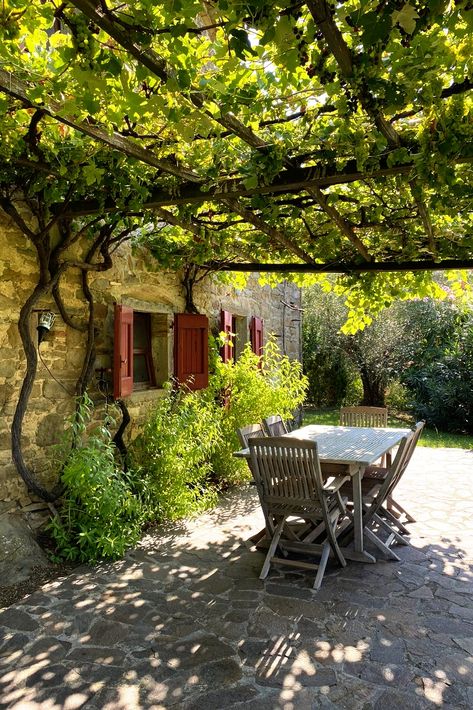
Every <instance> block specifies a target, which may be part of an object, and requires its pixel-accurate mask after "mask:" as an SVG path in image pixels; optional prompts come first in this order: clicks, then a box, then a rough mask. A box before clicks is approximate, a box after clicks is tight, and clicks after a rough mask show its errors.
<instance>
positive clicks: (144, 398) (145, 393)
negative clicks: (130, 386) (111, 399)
mask: <svg viewBox="0 0 473 710" xmlns="http://www.w3.org/2000/svg"><path fill="white" fill-rule="evenodd" d="M165 393H166V390H165V389H163V388H162V387H150V388H149V389H142V390H135V391H134V392H132V393H131V394H130V395H129V396H128V397H127V398H126V401H127V402H129V403H130V404H141V403H142V402H153V401H154V400H156V399H160V398H161V397H164V395H165Z"/></svg>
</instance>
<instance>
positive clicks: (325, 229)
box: [0, 0, 473, 273]
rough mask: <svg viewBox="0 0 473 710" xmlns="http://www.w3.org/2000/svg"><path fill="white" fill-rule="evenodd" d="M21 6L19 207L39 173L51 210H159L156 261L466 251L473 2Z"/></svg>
mask: <svg viewBox="0 0 473 710" xmlns="http://www.w3.org/2000/svg"><path fill="white" fill-rule="evenodd" d="M18 5H19V7H15V9H10V10H9V9H8V8H6V9H4V10H3V13H4V42H3V44H2V49H1V50H0V65H1V66H2V68H1V70H0V90H1V91H2V92H3V94H4V95H5V96H6V97H8V100H7V101H6V102H5V114H4V119H3V127H2V131H3V135H4V141H3V148H2V153H3V155H2V162H3V165H4V168H5V169H4V171H3V173H2V178H3V179H2V184H3V196H2V206H3V208H4V209H5V210H7V211H9V212H10V214H12V208H11V201H12V199H13V197H14V196H15V189H16V190H18V188H24V186H25V185H26V186H27V192H28V190H29V191H30V192H31V193H33V194H34V195H37V194H39V192H40V190H39V188H38V186H37V184H38V182H39V183H41V189H42V190H43V192H42V195H43V199H45V195H46V198H47V199H49V205H48V209H49V210H50V213H51V215H53V216H54V215H56V217H55V218H56V219H57V220H59V219H60V220H67V219H69V220H74V219H79V220H80V219H83V218H85V217H88V216H91V217H93V218H94V219H97V218H98V217H100V218H101V219H107V215H109V216H110V217H109V218H110V219H111V220H115V222H116V221H117V220H118V219H122V220H123V219H127V220H128V222H127V224H129V225H134V226H139V225H140V224H141V225H144V224H149V222H150V220H151V221H154V224H155V227H156V228H155V230H152V231H153V234H154V236H153V237H149V238H148V245H149V246H150V248H151V249H152V250H153V252H154V253H155V255H156V257H157V258H158V260H160V261H161V262H162V263H164V264H165V265H169V264H173V263H174V262H176V263H177V262H179V260H180V261H181V262H185V263H196V264H199V265H203V266H205V267H207V268H212V269H226V270H228V269H233V270H244V271H251V270H258V271H269V270H271V271H279V272H284V273H287V272H293V273H294V272H296V273H306V272H314V273H326V272H339V273H360V272H365V271H366V272H368V271H386V270H389V271H391V270H392V271H415V270H426V269H439V268H449V269H452V268H453V269H455V268H470V267H471V266H472V265H473V260H472V256H473V238H472V215H471V197H472V181H471V175H472V167H471V160H472V157H473V150H472V142H471V135H472V132H473V122H472V115H471V105H472V104H471V93H470V92H471V88H472V85H473V83H472V79H471V55H472V53H471V36H470V28H471V20H472V18H471V15H472V12H471V3H469V2H457V3H455V5H454V6H447V5H446V4H444V3H431V2H430V3H422V2H415V1H413V2H404V0H401V1H400V2H399V1H397V0H388V1H385V0H382V1H381V2H372V1H371V0H349V1H348V2H342V3H337V4H335V3H330V2H326V1H325V0H311V1H309V2H305V3H304V2H302V3H301V2H292V1H290V0H282V1H281V2H278V3H273V2H266V1H265V0H250V1H249V2H244V3H235V2H228V1H227V0H225V2H223V1H220V2H218V1H217V2H206V1H202V2H195V1H193V0H179V2H177V3H174V4H173V3H163V4H158V5H155V3H152V2H148V1H143V2H140V3H130V4H124V3H118V2H113V3H105V2H94V1H93V0H70V1H69V2H65V3H61V4H59V3H54V2H46V3H44V2H39V1H33V2H29V3H26V2H25V3H24V4H22V3H19V4H18V3H16V6H18ZM25 109H26V110H25ZM72 148H74V149H75V151H76V154H74V150H73V149H72ZM71 175H74V176H75V182H74V179H71ZM12 186H13V188H15V189H12ZM45 186H46V187H47V189H46V190H45V189H44V187H45ZM52 186H54V189H52ZM9 203H10V206H9ZM53 218H54V217H53ZM132 228H133V226H130V227H129V229H132ZM145 231H146V230H145Z"/></svg>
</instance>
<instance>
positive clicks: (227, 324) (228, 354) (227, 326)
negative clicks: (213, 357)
mask: <svg viewBox="0 0 473 710" xmlns="http://www.w3.org/2000/svg"><path fill="white" fill-rule="evenodd" d="M232 321H233V318H232V314H231V313H229V312H228V311H221V313H220V330H221V331H223V332H224V333H225V335H226V336H227V341H226V342H225V345H223V346H222V347H221V348H220V355H221V357H222V360H223V362H228V361H229V360H232V359H233V348H232V346H231V344H230V343H233V338H232Z"/></svg>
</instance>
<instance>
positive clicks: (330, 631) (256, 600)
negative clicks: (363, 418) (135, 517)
mask: <svg viewBox="0 0 473 710" xmlns="http://www.w3.org/2000/svg"><path fill="white" fill-rule="evenodd" d="M423 451H426V450H423ZM437 451H438V450H437ZM450 451H453V450H444V453H443V454H442V455H443V457H444V459H445V460H444V462H443V465H442V467H441V468H442V471H444V472H445V471H448V472H449V473H448V474H446V473H444V474H443V475H442V477H441V479H439V480H438V481H437V483H438V485H437V486H435V487H431V488H432V490H431V491H430V492H429V496H427V495H426V494H425V493H426V492H425V489H424V496H423V497H420V496H419V495H417V493H416V495H415V496H412V495H411V493H410V491H416V490H417V489H419V490H420V489H421V488H422V480H421V479H422V476H424V475H425V471H424V469H425V468H426V461H427V464H428V463H429V461H430V459H428V458H427V459H425V457H424V459H422V456H418V455H417V454H418V452H416V459H415V465H413V466H412V473H411V471H409V473H408V475H406V477H405V478H406V481H405V483H404V484H403V490H402V491H401V494H402V496H403V498H402V501H401V502H403V504H406V505H407V503H408V502H409V501H410V502H411V506H410V508H412V507H414V511H413V512H414V513H415V516H416V517H417V519H418V522H417V523H415V524H413V525H412V542H413V546H412V547H401V548H396V551H397V553H398V554H399V556H401V558H402V560H401V562H399V563H396V562H383V561H379V562H378V563H377V564H375V565H361V564H357V563H351V564H349V565H348V566H347V567H346V568H345V569H339V568H337V567H336V566H335V564H333V565H332V566H331V567H330V568H329V570H328V574H327V575H326V577H325V579H324V583H323V585H322V588H321V589H320V590H319V591H318V592H313V591H312V588H311V586H312V583H313V578H312V577H311V576H308V575H306V574H304V573H302V572H301V573H299V572H297V571H290V572H287V571H285V572H282V569H283V568H281V570H278V568H273V569H272V571H271V573H270V575H269V577H268V579H267V580H265V582H264V583H263V582H261V581H260V580H259V578H258V575H259V570H260V567H261V563H262V559H263V555H262V553H260V552H257V551H256V550H255V549H254V548H251V547H250V544H249V542H247V541H248V538H249V536H250V534H251V533H254V532H255V531H256V530H258V529H259V528H260V527H261V524H262V516H261V514H260V512H259V510H258V506H257V501H256V498H255V492H254V490H244V491H242V492H239V493H236V494H234V495H232V496H229V497H228V498H227V499H226V500H224V501H223V502H222V504H221V505H220V506H219V508H218V509H217V510H216V511H213V512H212V513H209V514H207V515H204V516H201V517H200V518H199V519H197V520H195V521H191V522H189V523H187V524H180V525H176V526H168V527H167V528H164V527H163V528H161V529H160V530H159V531H158V532H156V533H154V534H153V535H150V536H148V537H147V538H145V539H144V540H143V541H142V544H141V545H140V546H139V547H138V548H137V549H135V550H134V551H133V552H131V553H129V554H128V555H127V557H126V559H125V560H122V561H119V562H116V563H109V564H101V565H99V566H98V567H95V568H94V569H90V568H86V567H84V568H81V569H80V570H78V571H77V572H76V573H74V575H71V576H70V577H67V578H64V579H61V580H56V581H55V582H52V583H49V584H47V585H45V586H44V587H43V589H42V590H41V591H38V592H35V593H34V594H32V595H31V596H30V597H28V598H26V599H25V600H23V602H21V603H19V604H16V605H15V606H13V607H10V608H8V609H5V610H4V611H3V612H0V707H2V708H16V709H17V710H19V709H20V708H21V710H29V709H30V708H31V709H32V708H48V709H50V708H51V709H52V708H64V709H66V708H67V710H69V709H71V710H72V709H74V708H80V707H85V708H92V709H93V708H109V709H110V710H112V709H113V710H117V709H120V708H123V710H125V709H126V710H130V709H131V708H183V710H190V709H191V708H192V709H194V708H195V709H198V708H202V709H204V708H205V710H208V709H209V708H218V709H220V708H226V707H233V706H235V707H241V708H258V709H263V710H264V709H265V708H268V709H269V708H274V709H278V708H281V709H282V708H284V709H285V710H290V709H296V710H300V709H304V708H318V707H336V708H350V709H352V708H364V709H368V708H379V709H380V710H381V708H382V709H383V710H386V709H388V708H403V709H406V708H416V709H417V708H424V707H451V708H471V707H472V706H473V607H472V605H471V601H470V599H471V594H472V593H473V568H472V562H473V524H472V522H471V520H472V516H471V505H470V501H471V500H472V498H471V496H466V501H467V502H466V503H465V505H464V506H463V507H462V506H461V505H460V504H459V503H458V498H457V497H456V487H457V485H459V483H460V477H459V475H457V473H456V471H458V466H460V469H461V465H463V463H464V462H463V459H461V461H460V460H457V459H455V456H454V455H453V454H451V453H448V452H450ZM446 452H447V453H446ZM460 464H461V465H460ZM439 467H440V464H439ZM452 467H453V469H452ZM439 470H440V468H439ZM452 471H453V472H452ZM430 475H437V474H435V473H434V474H432V473H431V474H430ZM469 485H470V487H471V484H469ZM463 490H464V492H465V485H463ZM442 505H443V507H442ZM439 506H440V509H441V510H442V516H441V518H439V517H438V516H437V517H436V518H435V519H433V513H434V512H435V514H437V513H436V511H438V510H439ZM459 509H460V510H459Z"/></svg>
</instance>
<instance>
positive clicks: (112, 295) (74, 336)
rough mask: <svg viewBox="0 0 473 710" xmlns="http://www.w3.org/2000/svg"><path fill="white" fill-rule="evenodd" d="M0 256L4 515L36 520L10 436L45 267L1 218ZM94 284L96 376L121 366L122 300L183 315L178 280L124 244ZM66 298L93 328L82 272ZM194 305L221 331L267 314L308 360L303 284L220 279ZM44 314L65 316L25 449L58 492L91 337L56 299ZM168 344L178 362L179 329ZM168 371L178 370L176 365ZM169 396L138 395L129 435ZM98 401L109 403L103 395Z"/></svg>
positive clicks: (268, 329)
mask: <svg viewBox="0 0 473 710" xmlns="http://www.w3.org/2000/svg"><path fill="white" fill-rule="evenodd" d="M0 249H1V253H2V254H3V255H5V257H4V258H3V259H2V261H1V263H0V274H1V283H2V286H1V290H0V338H1V341H0V342H1V348H2V351H1V358H0V414H1V416H0V514H1V513H2V512H8V511H10V512H11V511H12V510H18V509H19V508H21V509H24V510H26V511H28V510H29V511H31V512H35V511H37V510H38V509H41V507H42V506H41V505H38V502H37V501H36V500H35V499H34V498H32V497H31V496H30V495H29V494H28V492H27V490H26V487H25V485H24V484H23V482H22V480H21V478H20V477H19V475H18V473H17V471H16V468H15V466H14V465H13V463H12V460H11V441H10V430H11V423H12V417H13V413H14V410H15V406H16V402H17V399H18V394H19V389H20V387H21V383H22V381H23V377H24V371H25V357H24V353H23V349H22V346H21V341H20V337H19V334H18V330H17V321H18V315H19V311H20V308H21V305H22V304H23V303H24V302H25V300H26V298H27V297H28V296H29V294H30V292H31V290H32V288H33V287H34V285H35V283H36V279H37V265H36V259H35V255H34V253H33V250H32V248H31V247H30V245H29V243H28V241H27V240H26V239H25V238H24V237H23V236H22V235H21V234H20V233H19V232H18V230H17V228H16V227H15V226H13V225H12V223H11V222H9V221H8V220H7V219H6V218H5V217H4V216H2V215H1V214H0ZM90 284H91V290H92V292H93V294H94V297H95V302H96V325H97V358H96V368H103V370H104V371H106V372H110V371H111V367H112V358H113V321H114V303H115V302H117V303H122V304H124V305H129V306H131V307H133V308H134V309H135V310H140V311H145V312H150V313H161V314H167V316H168V318H169V322H170V323H172V317H173V314H174V313H179V312H183V310H184V304H185V301H184V293H183V288H182V285H181V283H180V279H179V277H178V275H176V274H174V273H164V272H162V271H157V270H156V263H155V262H153V260H152V258H151V257H150V255H149V254H148V253H141V254H140V253H137V254H136V253H134V254H132V253H131V250H130V249H129V248H127V247H126V246H125V245H123V246H122V247H121V248H120V251H119V252H117V253H116V254H115V255H114V267H113V268H112V269H110V270H109V271H106V272H101V273H97V274H94V275H92V276H91V278H90ZM61 293H62V295H63V300H64V302H65V303H66V305H67V310H68V313H69V314H70V315H71V316H72V317H73V319H76V320H77V322H81V321H82V322H84V320H85V317H86V314H87V311H86V308H85V306H84V301H83V296H82V290H81V285H80V279H79V274H78V273H77V272H75V273H74V272H72V271H69V272H68V275H67V280H66V279H65V280H64V281H63V282H61ZM194 301H195V304H196V306H197V308H198V310H199V311H200V312H201V313H205V314H206V315H208V317H209V321H210V326H211V329H212V330H213V331H214V332H218V330H219V327H220V311H221V309H225V310H228V311H230V312H232V313H233V314H235V315H236V316H239V322H240V323H245V319H248V321H249V319H250V318H251V316H258V317H260V318H263V319H264V333H265V340H266V338H267V337H268V335H269V334H270V333H273V334H274V335H275V336H276V338H277V340H278V342H279V344H280V346H281V349H282V350H283V351H284V352H286V353H287V354H288V355H289V356H290V357H291V358H296V357H300V311H299V310H298V308H299V306H300V292H299V289H298V288H297V287H295V286H294V285H292V284H288V283H284V284H280V285H279V286H277V287H276V288H270V287H269V286H264V287H261V286H260V285H259V284H258V277H257V275H252V276H251V278H250V280H249V283H248V285H247V287H246V288H245V289H243V290H237V289H235V288H234V287H233V286H230V285H228V284H226V283H223V282H222V281H219V280H218V279H217V278H208V279H206V280H205V281H203V282H201V283H200V284H198V285H197V286H196V288H195V292H194ZM44 309H49V310H52V311H53V312H54V313H56V321H55V324H54V327H53V330H52V331H51V333H50V334H48V335H47V337H46V339H45V340H44V341H43V343H42V344H41V348H40V354H41V358H42V360H40V362H39V364H38V373H37V378H36V381H35V384H34V388H33V393H32V396H31V399H30V402H29V405H28V410H27V414H26V417H25V420H24V430H23V447H24V455H25V460H26V462H27V464H28V465H29V466H30V467H31V468H32V469H34V471H35V474H36V476H37V477H38V479H39V480H40V481H41V482H42V483H43V484H44V485H46V486H51V484H52V483H53V481H54V477H55V471H57V465H55V463H54V458H55V446H56V445H57V443H58V442H59V440H60V437H61V433H62V431H63V430H64V421H65V419H66V418H67V417H68V416H69V415H70V414H71V413H72V410H73V396H72V395H73V392H74V387H75V383H76V379H77V376H78V374H79V372H80V368H81V364H82V358H83V354H84V334H83V333H81V332H78V331H76V330H74V329H72V328H70V327H67V326H66V325H65V323H64V322H63V321H62V319H61V318H60V316H59V315H58V312H57V307H56V306H55V304H54V303H53V301H52V300H51V299H50V298H47V299H45V300H44V301H42V302H41V303H40V304H39V307H38V312H39V311H41V310H44ZM37 318H38V313H35V314H34V318H33V319H32V323H31V328H32V332H34V338H35V340H36V326H37ZM169 343H170V347H169V358H170V359H172V331H170V340H169ZM169 369H170V372H172V363H170V365H169ZM160 393H162V390H159V389H153V390H148V391H139V392H134V393H133V394H132V395H131V396H130V397H129V399H128V400H127V404H128V407H129V411H130V414H131V417H132V423H131V426H130V427H129V429H128V435H129V436H134V435H135V434H136V433H137V431H138V429H139V426H140V424H141V422H142V421H143V419H144V418H145V416H146V412H147V411H148V410H149V408H150V407H152V406H153V403H154V402H155V401H156V398H157V397H159V396H160ZM96 397H97V398H98V399H99V400H100V395H99V393H98V392H96ZM43 507H44V506H43ZM33 518H34V516H33ZM38 519H39V516H38Z"/></svg>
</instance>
